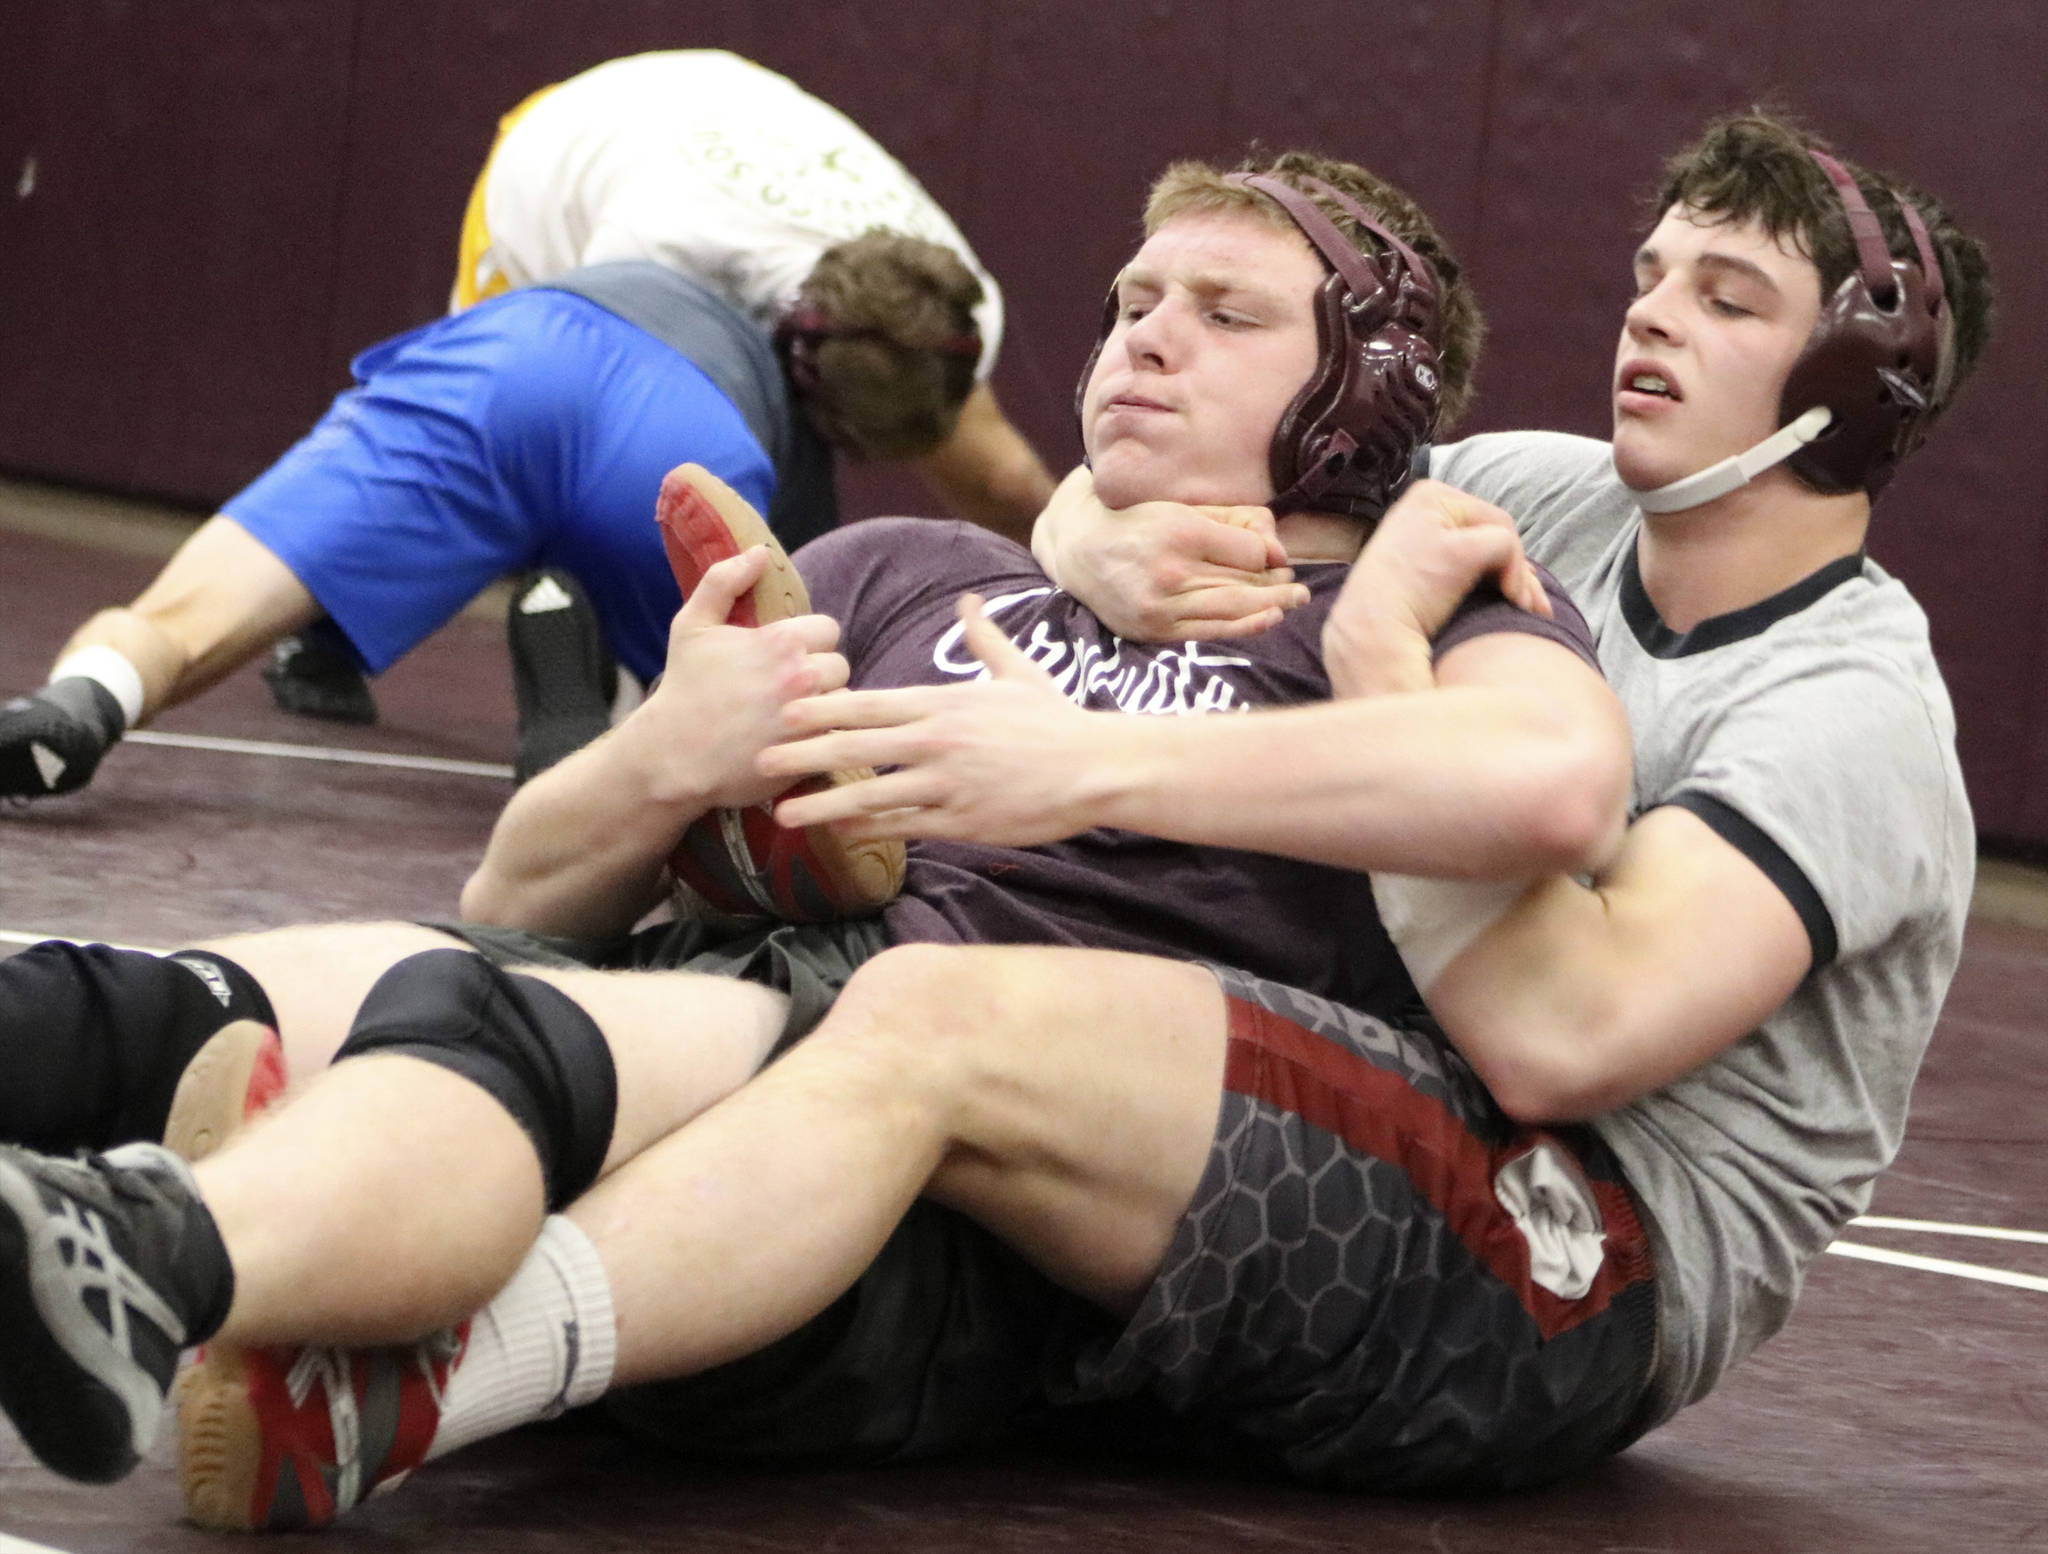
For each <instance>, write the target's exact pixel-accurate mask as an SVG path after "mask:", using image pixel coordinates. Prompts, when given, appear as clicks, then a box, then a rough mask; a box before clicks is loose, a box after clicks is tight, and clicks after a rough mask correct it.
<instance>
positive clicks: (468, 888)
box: [462, 724, 708, 939]
mask: <svg viewBox="0 0 2048 1554" xmlns="http://www.w3.org/2000/svg"><path fill="white" fill-rule="evenodd" d="M634 738H635V731H634V730H632V728H631V726H630V724H627V725H622V726H621V727H619V728H617V729H614V730H613V731H612V732H611V733H609V734H607V735H605V736H604V737H603V738H602V739H599V740H598V741H597V742H596V743H594V744H592V745H589V746H586V747H585V748H584V749H582V750H579V751H577V752H576V753H575V754H574V755H572V756H570V757H569V758H568V759H566V760H564V761H563V762H561V763H560V764H559V765H557V766H554V767H552V768H550V769H549V770H548V771H546V772H543V773H542V774H541V775H540V776H539V777H536V778H535V779H534V780H533V781H532V782H529V783H528V784H527V785H526V786H525V787H523V788H521V789H520V790H519V792H518V793H516V794H514V795H513V797H512V802H511V803H510V804H508V805H507V806H506V807H505V811H504V813H503V814H502V815H500V816H499V817H498V823H497V825H496V826H495V827H494V828H493V829H492V831H491V840H490V844H489V845H488V847H486V849H485V851H484V857H483V861H482V862H481V863H480V864H479V865H478V867H477V870H476V872H475V873H474V874H472V875H471V876H470V878H469V881H468V883H467V884H465V885H464V886H463V889H462V915H463V918H464V919H465V920H467V921H472V922H480V923H491V924H496V925H498V926H502V927H509V928H523V929H526V930H527V931H529V932H533V933H549V934H562V935H566V936H568V937H571V938H591V939H597V938H610V937H613V936H615V935H618V934H622V933H624V932H626V931H627V930H629V929H630V928H631V927H632V926H633V924H634V923H636V922H638V921H639V919H640V918H641V917H642V916H643V915H644V914H645V913H646V912H647V911H648V909H649V908H651V907H652V906H654V905H655V904H656V903H657V902H658V901H659V900H660V898H661V893H662V890H663V888H664V881H663V867H664V865H665V863H666V861H667V858H668V854H669V851H670V850H671V849H672V848H673V847H674V845H675V842H676V838H677V837H679V836H680V835H681V834H682V832H683V829H684V827H686V826H687V825H688V824H689V823H690V822H691V821H692V820H694V819H696V817H697V816H698V815H700V814H702V813H703V812H704V810H705V809H706V808H707V807H708V806H707V805H706V803H705V802H704V800H703V798H702V796H701V795H699V794H696V793H694V792H690V791H666V790H664V789H662V788H661V787H660V786H659V785H658V784H656V783H655V782H653V781H651V780H650V779H649V777H648V775H647V774H648V770H649V768H648V767H647V766H646V765H645V764H644V763H642V762H639V761H636V760H635V759H634V755H635V752H634V749H633V741H634Z"/></svg>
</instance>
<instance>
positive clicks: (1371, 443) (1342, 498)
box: [1227, 173, 1442, 518]
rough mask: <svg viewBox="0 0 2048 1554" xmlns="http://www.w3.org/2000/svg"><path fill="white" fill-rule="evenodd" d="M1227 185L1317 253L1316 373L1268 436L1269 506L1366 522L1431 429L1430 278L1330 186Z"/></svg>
mask: <svg viewBox="0 0 2048 1554" xmlns="http://www.w3.org/2000/svg"><path fill="white" fill-rule="evenodd" d="M1227 181H1229V182H1232V183H1237V184H1239V185H1241V186H1243V187H1245V188H1249V189H1256V190H1258V192H1259V193H1261V194H1264V195H1266V196H1267V197H1268V198H1269V199H1272V200H1273V201H1274V202H1276V203H1277V204H1278V205H1279V206H1280V208H1281V209H1282V210H1284V211H1286V212H1287V214H1288V215H1289V216H1290V217H1291V218H1292V219H1293V221H1294V223H1295V225H1296V226H1298V227H1299V228H1300V229H1301V231H1302V235H1303V236H1305V237H1306V238H1307V239H1308V240H1309V241H1310V242H1311V243H1312V244H1314V245H1315V247H1316V249H1317V250H1318V251H1319V252H1320V253H1321V254H1322V255H1323V257H1324V258H1325V259H1326V260H1328V261H1329V264H1330V266H1331V270H1332V273H1331V276H1330V278H1329V279H1328V280H1327V281H1325V282H1324V283H1323V287H1322V290H1321V291H1320V292H1319V293H1318V294H1317V297H1316V334H1317V340H1318V343H1319V345H1320V347H1321V349H1320V353H1319V355H1318V359H1317V364H1316V369H1315V371H1313V372H1312V373H1310V374H1309V380H1308V382H1307V383H1306V384H1305V385H1303V387H1302V390H1301V392H1300V393H1299V394H1297V395H1296V396H1295V398H1294V401H1293V403H1291V404H1290V405H1289V406H1288V407H1287V409H1286V410H1284V411H1283V412H1282V413H1281V416H1280V424H1279V426H1278V427H1277V428H1276V429H1275V431H1274V434H1273V448H1272V454H1271V468H1272V477H1273V488H1274V492H1275V495H1274V497H1273V500H1272V502H1271V504H1270V505H1271V507H1272V509H1273V511H1274V512H1275V513H1286V512H1297V511H1302V510H1305V509H1311V508H1313V509H1316V510H1318V511H1322V512H1334V513H1346V514H1349V515H1351V516H1353V517H1358V518H1377V517H1378V516H1379V515H1380V514H1381V513H1383V512H1384V511H1386V508H1387V505H1388V503H1390V502H1391V501H1392V500H1393V499H1394V497H1395V496H1396V495H1398V494H1399V492H1400V491H1401V489H1402V487H1404V486H1405V485H1407V483H1408V481H1409V480H1410V479H1411V478H1412V465H1413V458H1414V452H1415V448H1416V447H1417V445H1418V444H1421V443H1425V442H1427V441H1429V439H1430V437H1431V436H1432V435H1433V434H1434V432H1435V430H1436V419H1437V410H1438V402H1439V393H1440V389H1441V384H1442V380H1441V377H1440V374H1439V368H1438V360H1437V344H1438V336H1439V334H1440V331H1441V305H1440V299H1439V297H1438V293H1437V285H1436V277H1435V275H1434V274H1433V273H1432V271H1431V270H1430V268H1429V266H1428V265H1427V264H1425V263H1424V262H1423V260H1422V259H1421V258H1420V256H1418V255H1417V254H1416V253H1415V251H1414V250H1413V249H1412V248H1410V247H1409V246H1408V245H1407V244H1406V243H1404V242H1402V241H1401V239H1400V238H1399V237H1397V236H1395V235H1394V233H1392V232H1390V231H1388V230H1387V228H1386V226H1385V225H1384V224H1383V223H1381V222H1380V221H1378V220H1377V219H1375V218H1374V217H1373V216H1372V215H1370V214H1369V213H1368V212H1367V211H1366V210H1365V209H1364V208H1363V207H1362V206H1360V205H1359V204H1358V203H1357V202H1356V201H1355V200H1352V199H1351V198H1350V197H1348V196H1347V195H1346V194H1344V192H1343V191H1342V190H1339V189H1335V188H1332V187H1331V186H1330V185H1329V184H1327V183H1324V182H1323V181H1322V180H1320V179H1314V178H1311V179H1306V180H1304V183H1305V185H1306V188H1307V190H1308V192H1307V193H1305V192H1303V190H1301V189H1297V188H1295V187H1293V186H1292V185H1290V184H1287V183H1284V182H1282V181H1281V180H1280V179H1277V178H1271V177H1267V176H1265V175H1263V174H1258V173H1232V174H1230V175H1229V176H1228V179H1227ZM1309 193H1315V194H1320V195H1322V196H1324V197H1325V198H1327V199H1330V200H1332V201H1333V202H1335V203H1336V204H1337V205H1339V206H1341V207H1342V208H1343V209H1344V210H1345V211H1347V212H1349V214H1350V215H1351V216H1352V218H1353V219H1354V220H1356V221H1357V222H1358V223H1359V224H1360V225H1361V226H1363V227H1364V228H1365V229H1366V230H1367V231H1369V232H1371V233H1373V234H1374V235H1375V236H1376V237H1378V238H1379V239H1380V240H1381V241H1382V242H1383V243H1384V244H1385V245H1386V248H1385V251H1384V252H1383V253H1381V254H1380V255H1378V256H1377V257H1375V256H1374V255H1371V254H1368V253H1365V252H1364V251H1362V250H1361V249H1359V248H1358V247H1357V246H1356V245H1354V244H1353V243H1352V241H1351V240H1350V239H1349V238H1347V237H1346V236H1345V235H1344V234H1343V232H1341V231H1340V230H1339V229H1338V227H1337V225H1336V223H1334V222H1333V221H1331V220H1330V219H1329V217H1327V216H1325V215H1324V214H1323V212H1322V211H1321V210H1320V209H1318V208H1317V206H1316V204H1315V202H1314V201H1313V200H1311V199H1310V198H1309V197H1308V196H1309Z"/></svg>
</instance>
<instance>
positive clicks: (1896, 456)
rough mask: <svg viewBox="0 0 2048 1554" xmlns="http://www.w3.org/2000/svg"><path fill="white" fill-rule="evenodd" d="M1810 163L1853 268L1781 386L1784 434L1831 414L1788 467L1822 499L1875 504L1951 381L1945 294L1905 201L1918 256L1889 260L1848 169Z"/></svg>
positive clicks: (1937, 266)
mask: <svg viewBox="0 0 2048 1554" xmlns="http://www.w3.org/2000/svg"><path fill="white" fill-rule="evenodd" d="M1809 154H1810V155H1811V156H1812V157H1813V159H1814V161H1815V162H1817V163H1818V164H1819V165H1820V168H1821V171H1822V172H1824V173H1826V174H1827V176H1828V181H1829V182H1830V183H1832V184H1833V185H1834V186H1835V189H1836V192H1837V193H1838V194H1839V195H1840V197H1841V201H1842V209H1843V211H1844V213H1845V214H1846V215H1847V217H1848V220H1849V230H1850V233H1851V235H1852V236H1853V237H1854V238H1855V240H1856V253H1857V265H1856V268H1855V269H1854V270H1852V271H1851V272H1850V273H1849V274H1848V275H1847V276H1845V277H1843V279H1842V283H1841V285H1839V286H1838V287H1836V288H1835V292H1834V295H1833V296H1831V297H1829V298H1827V299H1826V300H1825V301H1824V302H1823V303H1822V305H1821V311H1820V318H1819V320H1818V321H1817V322H1816V323H1815V324H1814V327H1813V333H1812V335H1811V336H1809V337H1808V339H1807V342H1806V348H1805V350H1803V351H1802V352H1801V353H1800V355H1799V359H1798V360H1797V361H1795V362H1794V363H1793V364H1792V371H1791V373H1790V375H1789V376H1788V377H1787V378H1786V380H1785V391H1784V394H1783V396H1782V398H1781V399H1780V401H1779V406H1778V419H1779V424H1780V425H1785V424H1788V423H1789V422H1791V421H1792V420H1793V419H1794V418H1796V417H1797V416H1799V415H1801V414H1803V413H1804V412H1806V411H1808V410H1810V409H1812V408H1813V407H1814V406H1815V405H1824V406H1826V408H1827V409H1828V411H1829V412H1830V415H1831V420H1830V423H1829V425H1828V428H1827V430H1825V431H1824V432H1822V433H1821V435H1820V436H1819V437H1818V438H1817V439H1816V440H1815V441H1813V442H1811V443H1808V444H1807V445H1806V446H1805V447H1803V448H1801V449H1800V450H1799V451H1798V452H1796V453H1794V454H1793V455H1791V457H1789V458H1788V459H1787V460H1786V461H1785V465H1786V468H1788V469H1790V470H1791V471H1792V472H1793V473H1794V474H1796V475H1798V476H1799V478H1800V479H1801V480H1803V481H1805V482H1806V484H1807V485H1809V486H1811V487H1812V488H1813V489H1814V490H1816V491H1819V492H1822V493H1823V494H1826V495H1831V496H1832V495H1839V494H1841V493H1843V492H1848V491H1858V490H1861V491H1867V492H1868V493H1869V494H1870V495H1871V496H1873V497H1875V496H1876V495H1877V494H1878V493H1879V492H1880V491H1882V490H1883V489H1884V487H1885V484H1886V483H1887V482H1888V481H1889V480H1890V479H1891V477H1892V472H1893V471H1894V470H1895V469H1897V468H1898V464H1899V460H1901V459H1902V458H1904V457H1905V456H1906V454H1908V453H1909V452H1911V451H1912V449H1913V448H1914V447H1915V446H1916V445H1917V444H1918V442H1919V440H1920V438H1921V436H1922V435H1924V432H1925V428H1926V422H1927V418H1928V415H1929V413H1930V412H1931V411H1932V410H1933V409H1934V407H1935V405H1936V404H1937V403H1939V394H1940V391H1941V389H1942V387H1943V383H1944V380H1945V378H1946V376H1947V356H1948V350H1947V346H1948V340H1949V321H1948V316H1947V314H1948V305H1947V300H1946V288H1945V286H1944V285H1943V282H1942V275H1941V263H1940V260H1939V258H1938V256H1937V255H1936V254H1935V252H1934V245H1933V243H1932V242H1931V241H1930V240H1929V239H1928V236H1927V227H1926V224H1925V222H1924V221H1923V220H1922V219H1921V217H1920V213H1919V212H1918V211H1917V210H1915V209H1914V208H1913V206H1912V204H1911V202H1910V201H1907V200H1905V199H1902V198H1900V197H1899V196H1898V195H1896V194H1894V195H1893V198H1894V199H1895V200H1897V201H1898V206H1899V213H1900V215H1901V216H1902V217H1903V218H1904V220H1905V224H1906V228H1907V230H1908V232H1910V233H1911V234H1912V238H1913V247H1914V249H1915V257H1914V258H1912V259H1894V258H1893V257H1892V255H1891V250H1890V248H1889V247H1888V246H1887V244H1886V242H1885V237H1884V228H1883V226H1882V224H1881V223H1880V222H1879V221H1878V218H1877V213H1876V212H1875V211H1873V210H1872V209H1871V208H1870V205H1869V202H1868V201H1866V200H1865V199H1864V197H1863V192H1862V190H1860V189H1859V188H1858V187H1857V186H1856V180H1855V179H1854V178H1853V177H1852V176H1850V173H1849V171H1848V169H1847V168H1845V167H1843V166H1842V164H1841V163H1840V162H1838V161H1836V160H1835V159H1834V158H1833V157H1831V156H1828V155H1827V154H1826V153H1824V152H1820V151H1811V152H1809Z"/></svg>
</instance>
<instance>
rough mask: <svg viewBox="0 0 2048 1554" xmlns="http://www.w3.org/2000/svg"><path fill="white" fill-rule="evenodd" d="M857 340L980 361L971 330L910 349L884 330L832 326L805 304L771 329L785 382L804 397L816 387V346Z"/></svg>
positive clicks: (975, 333)
mask: <svg viewBox="0 0 2048 1554" xmlns="http://www.w3.org/2000/svg"><path fill="white" fill-rule="evenodd" d="M858 339H869V340H884V341H887V342H888V343H889V344H890V345H893V346H895V347H896V348H897V349H898V350H903V351H931V352H933V353H934V354H935V355H939V356H958V357H964V358H966V359H967V360H969V361H976V362H978V361H980V360H981V334H980V332H979V331H978V330H973V329H969V330H965V331H963V332H961V333H960V334H956V335H946V336H944V337H943V338H941V339H938V340H934V341H932V342H931V343H930V344H928V345H912V344H910V343H909V342H908V341H904V340H899V339H897V338H896V337H895V336H894V335H892V334H890V333H889V332H888V331H887V330H886V329H851V328H848V327H847V326H846V325H844V324H840V323H836V322H834V320H833V319H832V317H831V315H830V314H828V313H827V312H826V311H825V310H824V309H823V308H820V307H814V306H812V305H810V304H808V303H806V304H804V305H803V306H801V307H797V308H794V309H792V310H791V311H790V312H789V314H788V315H787V316H785V317H784V318H783V320H782V322H781V323H780V324H778V325H776V327H775V343H776V345H778V346H779V347H781V350H782V359H783V361H784V363H785V364H787V366H788V369H789V380H790V382H792V383H794V384H795V385H796V386H797V390H798V392H799V393H804V394H809V393H813V392H815V391H816V389H817V387H818V346H819V345H820V344H821V343H822V342H824V341H826V340H858Z"/></svg>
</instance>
